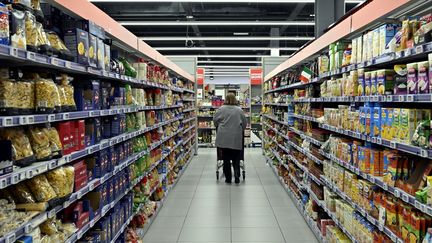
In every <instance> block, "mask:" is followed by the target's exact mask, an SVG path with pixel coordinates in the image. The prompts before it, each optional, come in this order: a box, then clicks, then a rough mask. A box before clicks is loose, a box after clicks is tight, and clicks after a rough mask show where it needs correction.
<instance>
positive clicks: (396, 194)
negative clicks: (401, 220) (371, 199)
mask: <svg viewBox="0 0 432 243" xmlns="http://www.w3.org/2000/svg"><path fill="white" fill-rule="evenodd" d="M393 194H394V195H395V197H400V191H399V190H397V189H395V190H394V193H393Z"/></svg>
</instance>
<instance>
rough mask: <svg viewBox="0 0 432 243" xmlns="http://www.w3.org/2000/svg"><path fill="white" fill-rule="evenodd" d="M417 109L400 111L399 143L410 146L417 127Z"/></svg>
mask: <svg viewBox="0 0 432 243" xmlns="http://www.w3.org/2000/svg"><path fill="white" fill-rule="evenodd" d="M416 114H417V113H416V110H415V109H401V110H400V118H399V119H400V124H399V126H400V132H399V141H400V142H402V143H407V144H409V143H410V141H411V138H412V136H413V134H414V132H415V129H416V126H417V119H416Z"/></svg>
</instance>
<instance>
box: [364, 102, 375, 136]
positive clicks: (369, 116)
mask: <svg viewBox="0 0 432 243" xmlns="http://www.w3.org/2000/svg"><path fill="white" fill-rule="evenodd" d="M365 117H366V126H365V129H366V132H365V134H366V135H367V136H373V129H374V116H373V107H368V106H366V107H365Z"/></svg>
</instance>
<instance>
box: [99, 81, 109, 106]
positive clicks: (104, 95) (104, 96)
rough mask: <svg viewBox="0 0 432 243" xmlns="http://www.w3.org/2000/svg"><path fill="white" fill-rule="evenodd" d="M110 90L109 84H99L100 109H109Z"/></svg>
mask: <svg viewBox="0 0 432 243" xmlns="http://www.w3.org/2000/svg"><path fill="white" fill-rule="evenodd" d="M110 90H111V83H109V82H101V92H100V95H101V97H100V101H101V102H100V103H101V109H109V108H110Z"/></svg>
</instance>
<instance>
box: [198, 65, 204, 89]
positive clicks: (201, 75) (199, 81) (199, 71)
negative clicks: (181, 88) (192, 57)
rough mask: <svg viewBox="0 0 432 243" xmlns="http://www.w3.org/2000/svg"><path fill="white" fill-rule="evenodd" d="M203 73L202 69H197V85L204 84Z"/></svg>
mask: <svg viewBox="0 0 432 243" xmlns="http://www.w3.org/2000/svg"><path fill="white" fill-rule="evenodd" d="M204 76H205V71H204V68H197V73H196V79H197V84H198V85H203V84H204Z"/></svg>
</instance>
